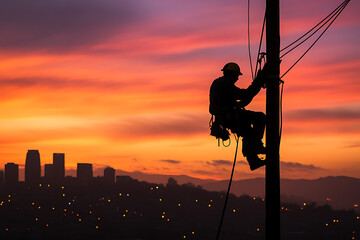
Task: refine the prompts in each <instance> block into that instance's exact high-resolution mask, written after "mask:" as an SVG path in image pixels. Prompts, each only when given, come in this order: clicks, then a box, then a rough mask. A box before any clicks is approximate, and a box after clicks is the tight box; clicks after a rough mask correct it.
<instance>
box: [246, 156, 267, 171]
mask: <svg viewBox="0 0 360 240" xmlns="http://www.w3.org/2000/svg"><path fill="white" fill-rule="evenodd" d="M246 160H247V161H248V163H249V166H250V170H251V171H254V170H255V169H258V168H259V167H262V166H264V165H265V164H266V160H261V159H260V158H259V157H258V156H257V155H250V156H247V157H246Z"/></svg>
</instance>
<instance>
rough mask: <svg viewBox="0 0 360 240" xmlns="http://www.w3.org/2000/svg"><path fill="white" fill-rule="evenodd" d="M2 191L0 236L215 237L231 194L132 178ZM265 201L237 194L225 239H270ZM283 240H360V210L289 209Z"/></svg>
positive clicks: (171, 181)
mask: <svg viewBox="0 0 360 240" xmlns="http://www.w3.org/2000/svg"><path fill="white" fill-rule="evenodd" d="M119 179H120V180H121V181H117V183H107V182H106V181H104V179H103V178H93V179H92V180H90V181H88V182H79V181H77V179H76V178H67V179H66V180H65V182H64V183H62V184H53V183H52V184H50V183H46V182H42V183H40V184H37V185H35V186H29V185H25V184H24V183H20V184H18V185H17V186H13V187H12V188H9V189H8V188H6V187H5V186H2V187H1V188H0V216H1V217H0V239H36V240H39V239H55V240H56V239H59V240H60V239H64V240H65V239H70V240H71V239H87V240H91V239H109V240H112V239H124V240H125V239H127V240H130V239H132V240H135V239H138V240H140V239H154V240H161V239H164V240H165V239H166V240H173V239H206V240H210V239H215V236H216V231H217V227H218V224H219V220H220V216H221V210H222V207H223V203H224V198H225V193H224V192H209V191H206V190H203V189H202V188H201V187H199V186H194V185H193V184H191V183H189V184H184V185H178V184H177V182H176V181H175V180H174V179H172V178H170V179H169V181H168V183H167V184H166V185H162V184H151V183H147V182H139V181H137V180H134V179H131V178H130V177H122V178H119ZM264 213H265V204H264V200H263V199H261V198H257V197H250V196H241V197H236V196H235V195H231V196H230V199H229V203H228V207H227V212H226V215H225V220H224V224H223V229H222V233H221V238H220V239H227V240H228V239H244V240H246V239H251V240H254V239H255V240H256V239H259V240H260V239H264V235H265V226H264V222H265V221H264V219H265V216H264ZM281 217H282V218H281V219H282V228H281V232H282V239H284V240H287V239H289V240H290V239H291V240H300V239H301V240H303V239H307V240H312V239H314V240H315V239H316V240H318V239H327V240H332V239H334V240H335V239H336V240H338V239H359V233H360V219H359V216H357V214H356V212H355V211H353V210H348V211H345V210H343V211H334V210H332V209H331V208H330V207H329V206H317V205H316V204H315V203H304V204H303V205H295V204H286V203H283V204H282V206H281Z"/></svg>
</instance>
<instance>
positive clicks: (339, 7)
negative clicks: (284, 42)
mask: <svg viewBox="0 0 360 240" xmlns="http://www.w3.org/2000/svg"><path fill="white" fill-rule="evenodd" d="M346 1H348V0H345V2H343V3H342V4H341V5H340V6H338V7H337V8H336V9H335V10H334V11H333V12H332V13H331V14H329V15H328V16H327V17H326V18H324V19H323V20H322V21H321V22H319V23H318V24H317V25H316V26H315V27H313V28H312V29H311V30H309V31H308V32H307V33H305V34H304V35H303V36H301V37H300V38H298V39H297V40H296V41H294V42H293V43H291V44H290V45H288V46H287V47H285V48H283V49H282V50H280V52H282V51H284V50H285V49H287V48H289V47H290V46H292V45H294V44H295V43H296V42H298V41H300V39H302V38H303V37H305V36H306V35H307V34H309V33H310V32H311V31H313V30H314V29H315V28H316V27H317V26H319V25H320V24H321V23H322V22H324V21H325V20H326V19H327V18H329V17H330V16H331V15H333V16H331V17H330V18H329V19H327V20H326V22H325V23H323V24H322V25H321V26H320V27H319V28H318V29H316V30H315V31H314V32H313V33H312V34H310V36H308V37H307V38H305V39H304V40H303V41H301V42H300V43H299V44H297V45H296V46H295V47H293V48H291V49H290V50H289V51H287V52H286V53H284V54H283V55H281V56H280V59H281V58H283V57H284V56H286V55H287V54H288V53H290V52H292V51H293V50H294V49H296V48H297V47H299V46H300V45H301V44H303V43H304V42H306V41H307V40H308V39H309V38H311V37H312V36H314V35H315V33H317V32H318V31H319V30H320V29H321V28H322V27H324V26H325V25H326V24H327V23H328V22H329V21H330V20H331V19H332V18H334V16H335V15H336V14H338V13H339V11H342V10H341V8H342V7H343V5H346Z"/></svg>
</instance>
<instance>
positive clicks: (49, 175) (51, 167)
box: [44, 164, 54, 182]
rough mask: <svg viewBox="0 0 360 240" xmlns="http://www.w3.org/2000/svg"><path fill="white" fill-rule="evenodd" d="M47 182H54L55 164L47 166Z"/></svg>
mask: <svg viewBox="0 0 360 240" xmlns="http://www.w3.org/2000/svg"><path fill="white" fill-rule="evenodd" d="M44 177H45V180H46V181H48V182H53V180H54V165H53V164H45V175H44Z"/></svg>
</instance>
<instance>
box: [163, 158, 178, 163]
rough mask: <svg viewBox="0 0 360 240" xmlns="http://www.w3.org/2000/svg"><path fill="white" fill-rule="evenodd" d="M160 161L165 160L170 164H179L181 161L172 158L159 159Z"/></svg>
mask: <svg viewBox="0 0 360 240" xmlns="http://www.w3.org/2000/svg"><path fill="white" fill-rule="evenodd" d="M160 162H165V163H170V164H179V163H181V161H178V160H172V159H164V160H160Z"/></svg>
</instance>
